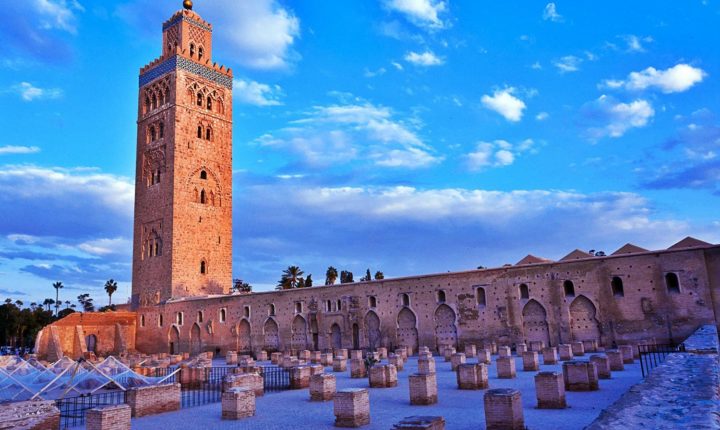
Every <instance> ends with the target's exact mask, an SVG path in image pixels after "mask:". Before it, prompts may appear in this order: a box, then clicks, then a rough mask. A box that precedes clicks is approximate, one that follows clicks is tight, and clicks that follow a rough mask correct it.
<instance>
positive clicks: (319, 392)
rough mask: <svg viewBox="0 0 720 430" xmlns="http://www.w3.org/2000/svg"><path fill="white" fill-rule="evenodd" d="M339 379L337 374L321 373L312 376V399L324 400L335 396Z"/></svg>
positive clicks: (313, 400)
mask: <svg viewBox="0 0 720 430" xmlns="http://www.w3.org/2000/svg"><path fill="white" fill-rule="evenodd" d="M336 385H337V380H336V379H335V375H332V374H329V373H320V374H317V375H313V376H311V377H310V401H312V402H324V401H328V400H332V399H333V397H334V396H335V388H336Z"/></svg>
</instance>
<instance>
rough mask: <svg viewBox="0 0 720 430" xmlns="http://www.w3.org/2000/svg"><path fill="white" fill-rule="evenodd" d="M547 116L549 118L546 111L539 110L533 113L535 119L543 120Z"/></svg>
mask: <svg viewBox="0 0 720 430" xmlns="http://www.w3.org/2000/svg"><path fill="white" fill-rule="evenodd" d="M548 118H550V114H549V113H547V112H540V113H539V114H537V115H535V119H536V120H538V121H545V120H546V119H548Z"/></svg>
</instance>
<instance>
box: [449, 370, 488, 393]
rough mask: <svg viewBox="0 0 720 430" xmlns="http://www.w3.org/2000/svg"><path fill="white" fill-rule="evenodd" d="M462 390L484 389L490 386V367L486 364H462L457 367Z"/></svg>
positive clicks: (458, 380)
mask: <svg viewBox="0 0 720 430" xmlns="http://www.w3.org/2000/svg"><path fill="white" fill-rule="evenodd" d="M457 384H458V389H460V390H484V389H486V388H488V368H487V365H485V364H482V363H480V364H461V365H460V366H458V369H457Z"/></svg>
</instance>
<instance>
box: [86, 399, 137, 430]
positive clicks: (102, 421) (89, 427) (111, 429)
mask: <svg viewBox="0 0 720 430" xmlns="http://www.w3.org/2000/svg"><path fill="white" fill-rule="evenodd" d="M130 415H131V410H130V406H128V405H124V404H123V405H111V406H102V407H99V408H95V409H90V410H89V411H87V412H86V413H85V429H86V430H130Z"/></svg>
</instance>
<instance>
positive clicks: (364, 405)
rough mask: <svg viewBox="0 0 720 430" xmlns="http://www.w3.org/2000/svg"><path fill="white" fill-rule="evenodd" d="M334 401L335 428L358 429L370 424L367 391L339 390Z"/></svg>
mask: <svg viewBox="0 0 720 430" xmlns="http://www.w3.org/2000/svg"><path fill="white" fill-rule="evenodd" d="M334 399H335V401H334V405H333V411H334V413H335V427H360V426H364V425H368V424H370V395H369V393H368V390H367V389H365V388H352V389H347V390H340V391H338V392H337V393H336V394H335V398H334Z"/></svg>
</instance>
